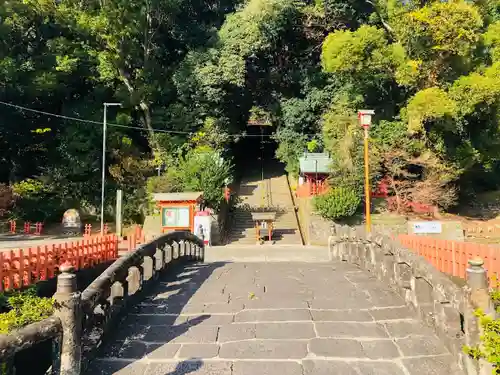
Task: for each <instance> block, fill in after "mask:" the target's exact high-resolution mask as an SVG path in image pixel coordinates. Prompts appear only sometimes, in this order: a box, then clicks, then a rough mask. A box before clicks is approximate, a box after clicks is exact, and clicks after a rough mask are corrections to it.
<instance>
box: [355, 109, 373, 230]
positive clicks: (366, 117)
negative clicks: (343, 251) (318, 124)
mask: <svg viewBox="0 0 500 375" xmlns="http://www.w3.org/2000/svg"><path fill="white" fill-rule="evenodd" d="M374 114H375V111H373V110H371V109H360V110H359V111H358V119H359V122H360V125H361V126H362V127H363V129H364V133H365V137H364V138H365V139H364V144H365V156H364V159H365V216H366V231H367V232H370V231H371V228H372V218H371V210H370V198H371V197H370V166H369V163H368V129H369V128H370V125H371V123H372V115H374Z"/></svg>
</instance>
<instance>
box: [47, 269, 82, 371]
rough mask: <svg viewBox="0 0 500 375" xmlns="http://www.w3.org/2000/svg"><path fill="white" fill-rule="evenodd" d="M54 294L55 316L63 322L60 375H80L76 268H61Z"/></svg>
mask: <svg viewBox="0 0 500 375" xmlns="http://www.w3.org/2000/svg"><path fill="white" fill-rule="evenodd" d="M60 271H61V273H60V274H59V276H58V277H57V290H56V293H55V294H54V300H55V311H54V315H55V316H57V317H58V318H59V319H60V320H61V325H62V341H61V351H60V355H61V360H60V373H59V374H60V375H80V369H81V361H82V308H81V295H80V292H78V288H77V283H76V275H75V273H74V272H73V271H74V268H73V266H72V265H71V264H69V263H64V264H62V265H61V267H60Z"/></svg>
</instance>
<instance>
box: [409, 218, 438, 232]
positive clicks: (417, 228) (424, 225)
mask: <svg viewBox="0 0 500 375" xmlns="http://www.w3.org/2000/svg"><path fill="white" fill-rule="evenodd" d="M442 231H443V228H442V225H441V222H440V221H419V222H415V223H413V233H414V234H438V233H441V232H442Z"/></svg>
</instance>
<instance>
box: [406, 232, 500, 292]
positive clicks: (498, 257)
mask: <svg viewBox="0 0 500 375" xmlns="http://www.w3.org/2000/svg"><path fill="white" fill-rule="evenodd" d="M398 239H399V242H401V244H402V245H403V246H405V247H406V248H408V249H410V250H412V251H415V252H416V253H418V254H419V255H421V256H423V257H424V258H425V259H427V260H428V261H429V262H430V263H431V264H432V265H433V266H434V267H436V268H437V269H438V270H440V271H441V272H444V273H447V274H449V275H452V276H457V277H460V278H463V279H465V278H466V269H467V262H468V260H469V259H473V258H478V257H479V258H482V259H483V260H484V266H485V268H486V270H487V272H488V278H489V280H490V285H491V284H494V285H496V284H497V282H498V275H500V247H498V246H490V245H482V244H477V243H470V242H461V241H448V240H438V239H434V238H430V237H421V236H415V235H405V234H401V235H399V237H398Z"/></svg>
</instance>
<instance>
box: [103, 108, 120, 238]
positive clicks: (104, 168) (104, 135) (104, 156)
mask: <svg viewBox="0 0 500 375" xmlns="http://www.w3.org/2000/svg"><path fill="white" fill-rule="evenodd" d="M108 107H121V103H104V118H103V121H102V177H101V234H103V233H104V183H105V180H106V120H107V119H106V110H107V109H108Z"/></svg>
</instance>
